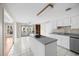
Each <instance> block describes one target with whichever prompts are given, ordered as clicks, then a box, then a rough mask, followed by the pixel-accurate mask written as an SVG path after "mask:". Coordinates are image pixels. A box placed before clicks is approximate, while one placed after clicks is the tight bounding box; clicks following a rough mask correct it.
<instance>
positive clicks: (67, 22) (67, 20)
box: [63, 17, 70, 26]
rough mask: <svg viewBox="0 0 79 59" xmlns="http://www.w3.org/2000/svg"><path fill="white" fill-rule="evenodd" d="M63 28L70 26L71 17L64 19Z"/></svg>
mask: <svg viewBox="0 0 79 59" xmlns="http://www.w3.org/2000/svg"><path fill="white" fill-rule="evenodd" d="M63 26H70V18H69V17H65V18H63Z"/></svg>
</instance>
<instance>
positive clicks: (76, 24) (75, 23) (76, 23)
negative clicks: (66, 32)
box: [71, 15, 79, 29]
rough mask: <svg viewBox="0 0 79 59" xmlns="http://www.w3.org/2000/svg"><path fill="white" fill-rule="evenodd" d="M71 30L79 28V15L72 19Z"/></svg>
mask: <svg viewBox="0 0 79 59" xmlns="http://www.w3.org/2000/svg"><path fill="white" fill-rule="evenodd" d="M71 28H72V29H75V28H79V15H78V16H73V17H71Z"/></svg>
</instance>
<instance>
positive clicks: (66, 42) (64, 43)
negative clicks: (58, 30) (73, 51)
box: [62, 36, 70, 49]
mask: <svg viewBox="0 0 79 59" xmlns="http://www.w3.org/2000/svg"><path fill="white" fill-rule="evenodd" d="M62 46H63V47H64V48H67V49H70V38H69V37H66V36H64V37H63V39H62Z"/></svg>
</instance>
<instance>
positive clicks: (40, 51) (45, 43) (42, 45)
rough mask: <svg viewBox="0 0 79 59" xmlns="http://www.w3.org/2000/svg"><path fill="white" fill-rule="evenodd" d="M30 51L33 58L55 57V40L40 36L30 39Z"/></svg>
mask: <svg viewBox="0 0 79 59" xmlns="http://www.w3.org/2000/svg"><path fill="white" fill-rule="evenodd" d="M29 40H30V41H29V42H30V46H31V50H32V52H33V53H34V55H35V56H56V55H57V39H53V38H49V37H46V36H41V37H40V38H35V37H30V39H29Z"/></svg>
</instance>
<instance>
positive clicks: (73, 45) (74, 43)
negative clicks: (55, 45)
mask: <svg viewBox="0 0 79 59" xmlns="http://www.w3.org/2000/svg"><path fill="white" fill-rule="evenodd" d="M70 50H71V51H73V52H76V53H79V36H71V37H70Z"/></svg>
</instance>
